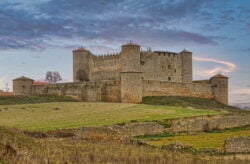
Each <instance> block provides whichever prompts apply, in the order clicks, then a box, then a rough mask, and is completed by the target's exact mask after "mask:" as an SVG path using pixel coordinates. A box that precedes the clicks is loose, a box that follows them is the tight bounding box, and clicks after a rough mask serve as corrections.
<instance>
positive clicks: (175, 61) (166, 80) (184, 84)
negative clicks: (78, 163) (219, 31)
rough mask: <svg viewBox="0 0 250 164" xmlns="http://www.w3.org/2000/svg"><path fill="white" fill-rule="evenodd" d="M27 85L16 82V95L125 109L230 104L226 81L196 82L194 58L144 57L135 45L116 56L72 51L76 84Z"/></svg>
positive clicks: (180, 55)
mask: <svg viewBox="0 0 250 164" xmlns="http://www.w3.org/2000/svg"><path fill="white" fill-rule="evenodd" d="M25 79H26V81H25V80H24V79H23V78H18V79H15V80H14V82H13V85H14V86H13V88H14V93H15V94H24V95H27V94H34V95H37V94H56V95H68V96H73V97H76V98H78V99H81V100H83V101H109V102H126V103H140V102H141V101H142V97H144V96H192V97H203V98H215V99H217V100H218V101H220V102H222V103H224V104H227V103H228V77H225V76H223V75H221V74H218V75H216V76H214V77H212V78H211V79H208V80H200V81H193V67H192V52H189V51H187V50H183V51H181V52H179V53H175V52H167V51H152V50H151V49H149V50H147V51H142V50H141V48H140V45H137V44H134V43H127V44H124V45H122V46H121V52H119V53H116V54H107V55H94V54H93V53H92V52H90V51H89V50H86V49H84V48H79V49H77V50H74V51H73V82H72V83H60V84H32V80H31V79H29V80H27V79H28V78H25ZM28 85H29V86H28ZM28 88H29V89H28Z"/></svg>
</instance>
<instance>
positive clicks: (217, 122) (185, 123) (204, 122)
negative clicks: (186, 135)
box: [170, 115, 250, 132]
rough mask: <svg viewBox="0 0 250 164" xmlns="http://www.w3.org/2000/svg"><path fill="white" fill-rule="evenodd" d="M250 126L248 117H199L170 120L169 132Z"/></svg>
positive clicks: (249, 117)
mask: <svg viewBox="0 0 250 164" xmlns="http://www.w3.org/2000/svg"><path fill="white" fill-rule="evenodd" d="M245 125H250V115H228V116H210V117H208V116H201V117H196V118H190V119H176V120H172V123H171V127H170V131H173V132H180V131H187V132H196V131H208V130H214V129H226V128H234V127H240V126H245Z"/></svg>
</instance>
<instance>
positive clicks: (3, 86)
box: [0, 77, 6, 90]
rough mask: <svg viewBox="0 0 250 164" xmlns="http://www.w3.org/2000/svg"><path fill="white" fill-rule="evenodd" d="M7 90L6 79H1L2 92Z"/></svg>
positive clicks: (0, 87) (0, 88)
mask: <svg viewBox="0 0 250 164" xmlns="http://www.w3.org/2000/svg"><path fill="white" fill-rule="evenodd" d="M5 88H6V79H5V78H4V77H0V90H4V89H5Z"/></svg>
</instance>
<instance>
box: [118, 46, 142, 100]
mask: <svg viewBox="0 0 250 164" xmlns="http://www.w3.org/2000/svg"><path fill="white" fill-rule="evenodd" d="M121 64H122V72H121V100H122V102H126V103H140V102H141V101H142V72H141V69H140V46H139V45H137V44H133V43H128V44H125V45H123V46H122V52H121Z"/></svg>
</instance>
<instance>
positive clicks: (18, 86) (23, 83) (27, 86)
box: [13, 76, 34, 96]
mask: <svg viewBox="0 0 250 164" xmlns="http://www.w3.org/2000/svg"><path fill="white" fill-rule="evenodd" d="M33 82H34V80H33V79H30V78H27V77H24V76H22V77H19V78H16V79H14V80H13V92H14V95H26V96H28V95H31V94H32V86H33Z"/></svg>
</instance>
